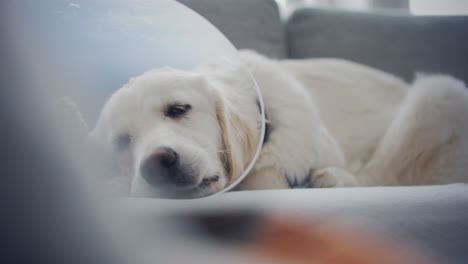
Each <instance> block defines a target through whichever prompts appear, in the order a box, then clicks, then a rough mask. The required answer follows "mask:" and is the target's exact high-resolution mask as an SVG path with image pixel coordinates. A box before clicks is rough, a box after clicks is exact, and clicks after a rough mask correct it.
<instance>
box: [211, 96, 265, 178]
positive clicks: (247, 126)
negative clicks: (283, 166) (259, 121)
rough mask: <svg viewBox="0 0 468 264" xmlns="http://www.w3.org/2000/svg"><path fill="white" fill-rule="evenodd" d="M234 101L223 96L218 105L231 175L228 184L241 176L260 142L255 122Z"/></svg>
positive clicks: (228, 169)
mask: <svg viewBox="0 0 468 264" xmlns="http://www.w3.org/2000/svg"><path fill="white" fill-rule="evenodd" d="M233 103H234V102H229V101H228V100H226V98H223V97H221V98H220V100H219V101H218V102H217V105H216V114H217V118H218V122H219V124H220V126H221V130H222V138H223V143H224V148H225V152H224V153H225V159H226V160H225V161H224V162H225V166H226V170H227V172H228V175H229V180H228V184H230V183H232V182H234V181H235V180H236V179H237V178H238V177H239V176H241V174H242V173H243V171H244V170H245V168H246V167H247V166H248V164H249V163H250V162H251V161H252V158H253V157H254V154H255V151H256V149H257V146H258V143H259V142H258V131H257V128H256V126H255V123H252V122H251V121H249V118H247V117H246V116H243V115H242V113H240V112H239V111H238V109H237V108H236V107H235V106H234V105H233ZM250 119H251V118H250Z"/></svg>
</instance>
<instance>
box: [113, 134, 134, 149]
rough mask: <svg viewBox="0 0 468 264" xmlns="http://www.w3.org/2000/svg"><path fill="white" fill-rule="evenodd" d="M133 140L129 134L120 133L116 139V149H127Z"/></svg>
mask: <svg viewBox="0 0 468 264" xmlns="http://www.w3.org/2000/svg"><path fill="white" fill-rule="evenodd" d="M131 142H132V137H131V136H130V135H129V134H123V135H120V136H118V137H117V138H116V139H115V149H116V150H117V151H119V152H122V151H125V150H126V149H127V148H128V146H130V143H131Z"/></svg>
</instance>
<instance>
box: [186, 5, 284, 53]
mask: <svg viewBox="0 0 468 264" xmlns="http://www.w3.org/2000/svg"><path fill="white" fill-rule="evenodd" d="M178 1H179V2H180V3H182V4H184V5H186V6H188V7H190V8H191V9H193V10H194V11H196V12H198V13H199V14H200V15H202V16H204V17H205V18H206V19H207V20H208V21H210V22H211V23H212V24H214V25H215V26H216V27H217V28H218V29H219V30H220V31H221V32H223V33H224V34H225V35H226V37H227V38H228V39H229V40H231V42H232V43H233V44H234V46H236V47H237V48H239V49H253V50H257V51H258V52H261V53H263V54H265V55H267V56H269V57H272V58H284V57H285V53H286V49H285V41H284V31H283V25H282V23H281V19H280V17H279V11H278V6H277V4H276V2H275V1H274V0H216V1H213V0H178Z"/></svg>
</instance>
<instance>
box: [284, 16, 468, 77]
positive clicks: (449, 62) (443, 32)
mask: <svg viewBox="0 0 468 264" xmlns="http://www.w3.org/2000/svg"><path fill="white" fill-rule="evenodd" d="M287 39H288V42H289V43H288V44H289V45H288V53H289V56H290V57H291V58H308V57H339V58H344V59H349V60H353V61H356V62H360V63H363V64H367V65H370V66H373V67H376V68H379V69H382V70H384V71H388V72H391V73H393V74H396V75H398V76H400V77H403V78H405V79H406V80H411V79H412V78H413V76H414V72H415V71H416V72H427V73H448V74H451V75H453V76H456V77H458V78H460V79H463V80H464V81H465V82H468V16H464V17H463V16H452V17H450V16H441V17H435V16H410V15H394V14H391V15H390V14H369V13H357V12H356V13H354V12H345V11H333V10H321V9H311V8H309V9H301V10H299V11H297V12H295V13H294V14H293V15H292V17H291V18H290V20H289V21H288V24H287Z"/></svg>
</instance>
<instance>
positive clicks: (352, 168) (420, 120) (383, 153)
mask: <svg viewBox="0 0 468 264" xmlns="http://www.w3.org/2000/svg"><path fill="white" fill-rule="evenodd" d="M241 56H242V58H243V60H244V61H245V62H246V63H247V65H248V68H249V69H250V70H251V72H252V73H253V76H254V77H255V79H256V81H257V83H258V85H259V87H260V89H261V92H262V94H263V99H264V104H265V108H266V113H267V114H268V117H269V119H270V120H269V122H270V124H271V126H272V133H271V136H270V139H269V141H268V142H267V143H266V144H265V145H264V146H263V150H262V152H261V155H260V157H259V159H258V161H257V163H256V166H255V167H254V170H253V171H252V172H251V173H250V175H249V176H248V177H247V178H246V179H245V180H244V181H243V182H242V183H241V185H240V186H239V187H238V189H270V188H288V187H289V185H288V180H289V182H295V183H298V185H301V184H302V185H308V186H311V187H340V186H373V185H420V184H444V183H450V182H466V181H467V180H468V176H467V174H468V155H467V154H468V91H467V90H466V86H465V85H464V84H463V83H462V82H461V81H459V80H456V79H454V78H452V77H450V76H446V75H432V76H429V75H428V76H420V77H419V78H417V80H416V81H415V82H414V83H413V84H408V83H405V82H404V81H403V80H401V79H399V78H396V77H394V76H392V75H390V74H387V73H384V72H381V71H378V70H376V69H372V68H369V67H366V66H363V65H360V64H356V63H353V62H349V61H344V60H339V59H308V60H284V61H273V60H270V59H267V58H265V57H262V56H259V55H257V54H255V53H253V52H249V51H243V52H241ZM288 178H289V179H288Z"/></svg>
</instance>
